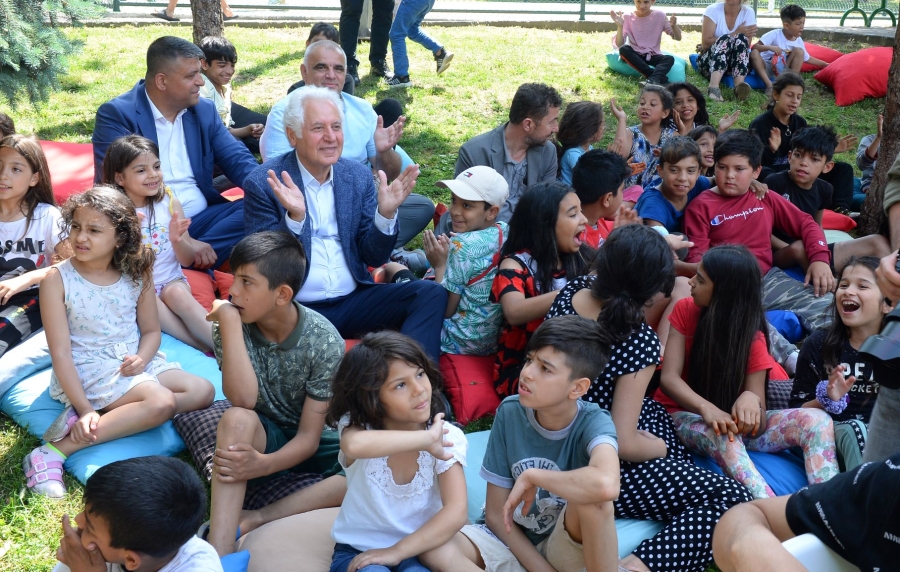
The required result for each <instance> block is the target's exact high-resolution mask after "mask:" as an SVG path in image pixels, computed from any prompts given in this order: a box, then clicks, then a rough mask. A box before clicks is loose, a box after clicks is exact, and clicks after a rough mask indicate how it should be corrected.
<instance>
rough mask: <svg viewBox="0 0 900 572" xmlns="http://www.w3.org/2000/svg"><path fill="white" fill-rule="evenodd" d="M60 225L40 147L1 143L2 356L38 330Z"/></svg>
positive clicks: (59, 247)
mask: <svg viewBox="0 0 900 572" xmlns="http://www.w3.org/2000/svg"><path fill="white" fill-rule="evenodd" d="M59 223H60V215H59V209H57V208H56V201H55V200H54V198H53V189H52V188H51V186H50V171H49V170H48V169H47V159H46V158H45V157H44V151H43V150H42V149H41V146H40V144H39V143H38V142H37V141H35V140H34V139H30V138H28V137H25V136H24V135H9V136H7V137H4V138H3V139H0V356H3V354H5V353H6V351H7V350H9V349H12V348H13V347H15V346H16V345H18V344H19V343H20V342H21V341H22V340H24V339H26V338H28V337H29V336H31V335H32V334H34V333H35V332H36V331H38V330H40V329H41V327H42V323H41V310H40V304H39V300H38V285H40V283H41V280H42V279H43V278H44V276H46V275H47V273H48V272H49V271H50V265H51V264H52V263H53V262H55V261H56V260H55V259H57V258H64V257H65V254H64V252H65V250H66V249H65V243H61V242H60V238H59V231H60V224H59Z"/></svg>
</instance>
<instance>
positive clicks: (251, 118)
mask: <svg viewBox="0 0 900 572" xmlns="http://www.w3.org/2000/svg"><path fill="white" fill-rule="evenodd" d="M231 119H232V120H234V125H232V127H246V126H248V125H252V124H253V123H261V124H263V125H265V124H266V116H265V115H263V114H262V113H257V112H255V111H253V110H252V109H247V108H246V107H244V106H243V105H238V104H237V103H234V102H231ZM238 141H240V142H241V143H243V144H244V145H245V146H246V147H247V149H249V150H250V152H251V153H255V154H257V155H259V139H257V138H256V137H252V136H251V137H244V138H243V139H238Z"/></svg>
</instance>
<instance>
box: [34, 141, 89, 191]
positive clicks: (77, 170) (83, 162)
mask: <svg viewBox="0 0 900 572" xmlns="http://www.w3.org/2000/svg"><path fill="white" fill-rule="evenodd" d="M41 148H42V149H43V150H44V155H46V156H47V165H48V166H49V167H50V181H51V182H52V183H53V196H55V197H56V202H57V203H59V204H62V203H64V202H65V201H66V199H67V198H69V195H73V194H76V193H80V192H82V191H85V190H87V189H89V188H91V187H92V186H94V146H93V145H91V144H90V143H63V142H61V141H41Z"/></svg>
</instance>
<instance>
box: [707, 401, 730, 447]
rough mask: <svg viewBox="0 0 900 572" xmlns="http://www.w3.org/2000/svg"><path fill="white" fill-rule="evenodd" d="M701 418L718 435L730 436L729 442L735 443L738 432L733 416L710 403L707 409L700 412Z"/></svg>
mask: <svg viewBox="0 0 900 572" xmlns="http://www.w3.org/2000/svg"><path fill="white" fill-rule="evenodd" d="M700 417H702V418H703V422H704V423H706V424H707V425H708V426H709V427H710V428H711V429H712V430H713V431H715V432H716V435H719V436H722V435H728V440H729V441H734V436H735V434H736V433H737V432H738V430H737V425H736V424H735V423H734V419H732V418H731V415H729V414H728V413H725V412H724V411H722V410H721V409H719V408H718V407H716V406H715V405H713V404H712V403H709V404H707V407H704V408H703V409H702V410H701V411H700Z"/></svg>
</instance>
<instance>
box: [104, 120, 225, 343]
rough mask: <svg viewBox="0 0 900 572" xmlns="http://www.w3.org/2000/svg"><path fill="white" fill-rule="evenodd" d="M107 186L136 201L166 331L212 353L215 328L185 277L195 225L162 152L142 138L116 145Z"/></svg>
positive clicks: (107, 165)
mask: <svg viewBox="0 0 900 572" xmlns="http://www.w3.org/2000/svg"><path fill="white" fill-rule="evenodd" d="M103 183H104V184H107V185H114V186H115V187H116V188H118V189H119V190H120V191H122V192H123V193H125V194H126V195H127V196H128V198H129V199H131V202H132V203H133V204H134V208H135V209H136V210H137V212H138V218H139V219H140V221H139V222H140V225H141V234H142V237H143V240H144V244H145V245H146V246H147V247H149V248H150V249H151V250H152V251H153V253H154V254H155V255H156V262H155V263H154V264H153V283H154V286H155V288H156V296H157V304H156V306H157V309H158V311H159V321H160V324H161V325H162V331H164V332H165V333H167V334H169V335H171V336H173V337H175V338H178V339H179V340H181V341H183V342H184V343H186V344H188V345H191V346H193V347H195V348H197V349H199V350H202V351H211V350H212V347H213V341H212V325H211V324H210V322H208V321H206V310H205V309H204V308H203V306H201V305H200V303H199V302H197V300H195V299H194V297H193V296H192V295H191V287H190V285H188V282H187V279H186V278H185V276H184V272H182V271H181V267H182V266H190V265H192V264H193V263H194V241H193V240H192V239H191V237H190V235H189V234H188V231H187V229H188V226H190V224H191V219H188V218H185V217H184V210H183V209H182V208H181V203H180V202H179V201H178V199H176V198H175V196H174V195H173V194H172V191H170V190H169V188H168V187H166V186H165V184H164V183H163V179H162V168H161V167H160V162H159V147H157V146H156V143H154V142H153V141H151V140H149V139H147V138H145V137H141V136H140V135H126V136H125V137H120V138H118V139H116V140H115V141H113V142H112V144H111V145H110V146H109V149H107V150H106V156H105V157H104V158H103Z"/></svg>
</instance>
